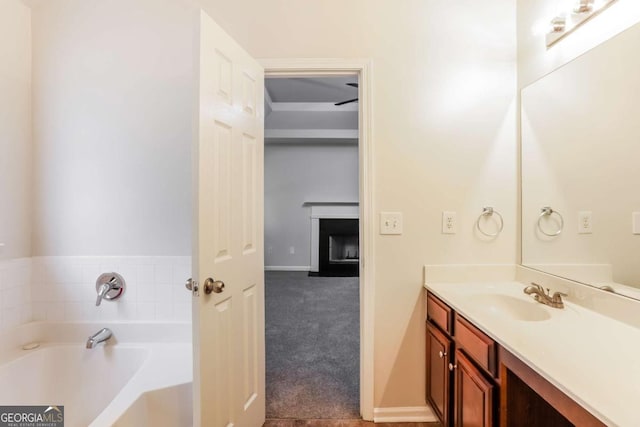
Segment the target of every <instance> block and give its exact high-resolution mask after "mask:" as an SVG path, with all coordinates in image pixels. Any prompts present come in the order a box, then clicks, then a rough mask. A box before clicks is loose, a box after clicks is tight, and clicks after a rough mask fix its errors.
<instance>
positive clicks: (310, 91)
mask: <svg viewBox="0 0 640 427" xmlns="http://www.w3.org/2000/svg"><path fill="white" fill-rule="evenodd" d="M357 82H358V77H357V76H349V77H321V78H309V77H305V78H290V77H288V78H267V79H265V87H266V89H267V92H269V96H270V97H271V101H272V102H333V103H335V102H340V101H346V100H348V99H353V98H357V97H358V89H357V88H354V87H350V86H347V83H357Z"/></svg>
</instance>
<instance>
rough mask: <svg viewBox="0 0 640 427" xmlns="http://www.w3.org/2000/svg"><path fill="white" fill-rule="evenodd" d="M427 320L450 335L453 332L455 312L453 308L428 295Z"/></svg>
mask: <svg viewBox="0 0 640 427" xmlns="http://www.w3.org/2000/svg"><path fill="white" fill-rule="evenodd" d="M427 319H431V321H432V322H433V323H435V324H436V325H438V326H440V327H441V328H442V330H443V331H445V332H447V333H448V334H449V335H451V334H452V332H453V311H452V310H451V307H449V306H448V305H447V304H445V303H443V302H442V301H440V300H439V299H438V298H437V297H435V296H433V295H432V294H430V293H428V294H427Z"/></svg>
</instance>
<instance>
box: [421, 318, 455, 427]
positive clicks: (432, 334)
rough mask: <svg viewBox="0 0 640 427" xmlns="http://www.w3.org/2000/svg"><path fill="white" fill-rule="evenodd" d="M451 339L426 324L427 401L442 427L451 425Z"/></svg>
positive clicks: (429, 324) (431, 325) (434, 327)
mask: <svg viewBox="0 0 640 427" xmlns="http://www.w3.org/2000/svg"><path fill="white" fill-rule="evenodd" d="M452 349H453V341H452V340H451V338H449V337H448V336H446V335H445V334H444V333H442V332H441V331H440V330H439V329H438V328H437V327H436V326H434V325H433V324H431V323H427V400H428V401H429V403H430V404H431V407H432V408H433V411H434V412H435V413H436V416H437V417H438V418H439V419H440V421H441V422H442V424H443V426H449V425H451V423H450V419H451V371H450V370H449V363H451V362H450V361H451V360H452V359H451V356H450V355H451V354H452Z"/></svg>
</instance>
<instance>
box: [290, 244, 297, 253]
mask: <svg viewBox="0 0 640 427" xmlns="http://www.w3.org/2000/svg"><path fill="white" fill-rule="evenodd" d="M289 253H290V254H291V255H293V254H295V253H296V248H295V246H289Z"/></svg>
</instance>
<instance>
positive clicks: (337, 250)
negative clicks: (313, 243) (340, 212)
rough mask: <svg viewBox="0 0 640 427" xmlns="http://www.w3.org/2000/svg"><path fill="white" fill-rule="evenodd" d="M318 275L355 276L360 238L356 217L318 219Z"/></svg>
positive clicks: (357, 272) (358, 270) (357, 270)
mask: <svg viewBox="0 0 640 427" xmlns="http://www.w3.org/2000/svg"><path fill="white" fill-rule="evenodd" d="M318 244H319V248H318V249H319V250H318V254H319V259H318V275H319V276H328V277H331V276H340V277H357V276H358V275H359V272H360V268H359V265H360V238H359V227H358V220H357V219H331V218H321V219H320V240H319V242H318Z"/></svg>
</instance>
